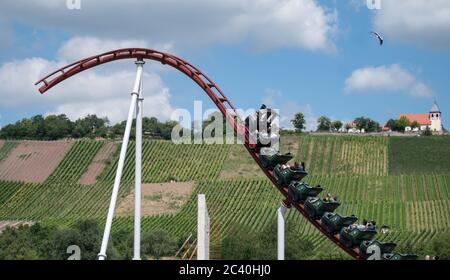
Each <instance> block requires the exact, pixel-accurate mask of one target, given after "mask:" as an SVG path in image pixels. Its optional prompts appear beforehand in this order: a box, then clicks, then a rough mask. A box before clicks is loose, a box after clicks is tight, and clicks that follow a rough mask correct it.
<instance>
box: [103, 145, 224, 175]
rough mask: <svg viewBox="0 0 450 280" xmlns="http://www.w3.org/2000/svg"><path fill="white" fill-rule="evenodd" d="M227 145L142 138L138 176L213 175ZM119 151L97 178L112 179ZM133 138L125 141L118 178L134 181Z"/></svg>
mask: <svg viewBox="0 0 450 280" xmlns="http://www.w3.org/2000/svg"><path fill="white" fill-rule="evenodd" d="M229 147H230V145H206V144H202V145H183V144H181V145H175V144H173V143H172V142H169V141H163V140H151V141H144V142H143V145H142V151H143V157H142V180H143V182H145V183H160V182H169V181H171V180H173V181H182V182H188V181H193V180H203V179H214V178H217V177H218V175H219V173H220V170H221V168H222V164H223V162H224V161H225V158H226V156H227V154H228V150H229ZM118 160H119V153H118V152H117V153H116V154H115V155H114V156H113V159H112V161H111V163H110V164H109V165H108V166H107V167H106V168H105V170H104V172H103V173H102V174H101V175H100V176H99V179H100V180H101V181H107V182H112V181H113V180H114V176H115V172H116V169H117V163H118ZM134 160H135V154H134V142H132V143H130V144H129V147H128V153H127V157H126V160H125V168H124V171H123V176H122V180H123V181H124V182H133V181H134Z"/></svg>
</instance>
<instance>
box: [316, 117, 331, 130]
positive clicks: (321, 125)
mask: <svg viewBox="0 0 450 280" xmlns="http://www.w3.org/2000/svg"><path fill="white" fill-rule="evenodd" d="M317 123H318V126H317V131H330V130H331V120H330V118H328V117H326V116H321V117H320V118H319V119H318V120H317Z"/></svg>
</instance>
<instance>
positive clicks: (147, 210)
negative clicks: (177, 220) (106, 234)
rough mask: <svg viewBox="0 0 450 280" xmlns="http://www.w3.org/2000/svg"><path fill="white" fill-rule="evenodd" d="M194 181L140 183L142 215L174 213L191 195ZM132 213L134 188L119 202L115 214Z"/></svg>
mask: <svg viewBox="0 0 450 280" xmlns="http://www.w3.org/2000/svg"><path fill="white" fill-rule="evenodd" d="M193 190H194V183H192V182H186V183H177V182H173V183H159V184H143V185H142V210H141V211H142V215H143V216H151V215H158V214H168V213H175V212H177V211H178V210H180V209H181V207H182V206H183V205H184V204H185V203H186V201H187V200H188V199H189V197H190V196H191V193H192V191H193ZM133 213H134V190H133V191H132V192H131V193H130V194H129V195H127V196H126V197H125V198H124V199H123V200H122V201H121V202H120V204H119V207H118V208H117V214H118V215H120V216H132V215H133Z"/></svg>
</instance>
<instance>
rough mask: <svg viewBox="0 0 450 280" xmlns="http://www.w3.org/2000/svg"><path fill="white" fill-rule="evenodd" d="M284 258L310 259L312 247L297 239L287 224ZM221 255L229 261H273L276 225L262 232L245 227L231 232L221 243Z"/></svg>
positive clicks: (237, 227) (275, 246)
mask: <svg viewBox="0 0 450 280" xmlns="http://www.w3.org/2000/svg"><path fill="white" fill-rule="evenodd" d="M285 243H286V251H285V258H286V259H287V260H300V259H307V258H310V257H311V255H312V254H313V251H314V245H313V244H312V243H311V242H310V241H307V240H304V239H302V238H299V233H298V232H297V230H296V229H295V227H294V226H293V225H292V224H287V229H286V236H285ZM222 254H223V257H224V258H225V259H230V260H274V259H276V258H277V224H276V223H271V224H270V225H269V226H266V227H265V228H264V229H263V231H261V232H255V231H254V230H252V229H251V228H249V227H248V226H246V225H239V226H236V227H234V228H233V229H232V230H231V233H230V234H229V235H228V236H227V237H225V239H224V240H223V243H222Z"/></svg>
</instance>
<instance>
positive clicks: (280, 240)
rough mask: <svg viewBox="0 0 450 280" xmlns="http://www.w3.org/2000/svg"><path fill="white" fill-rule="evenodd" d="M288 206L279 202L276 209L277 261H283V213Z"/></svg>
mask: <svg viewBox="0 0 450 280" xmlns="http://www.w3.org/2000/svg"><path fill="white" fill-rule="evenodd" d="M287 209H288V207H287V206H286V204H285V203H284V202H282V203H281V206H280V208H278V210H277V217H278V227H277V237H278V238H277V239H278V243H277V255H278V260H279V261H284V245H285V238H284V237H285V221H284V215H285V214H286V211H287Z"/></svg>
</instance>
